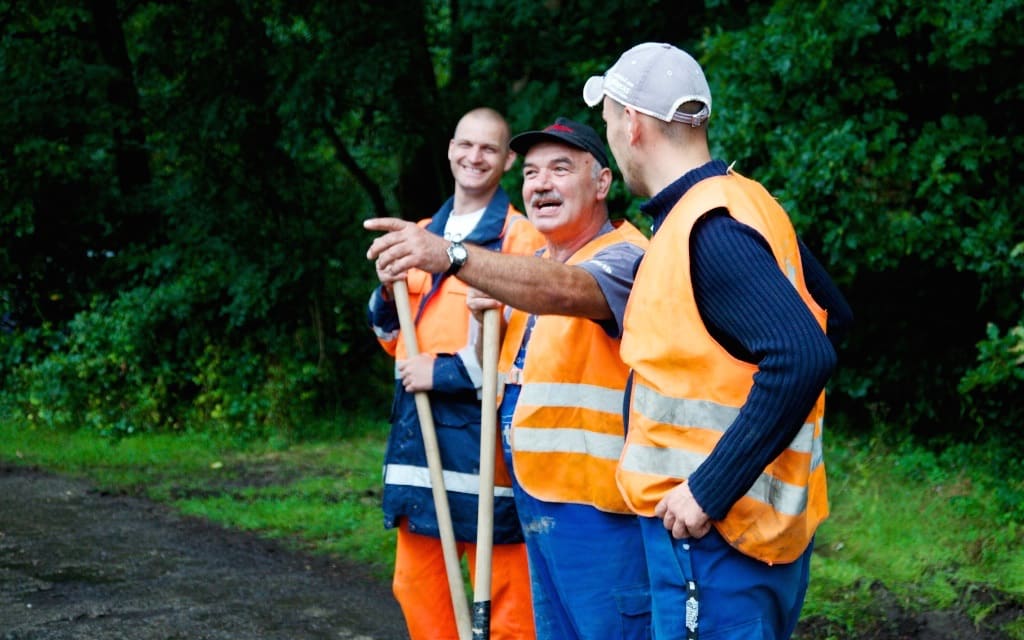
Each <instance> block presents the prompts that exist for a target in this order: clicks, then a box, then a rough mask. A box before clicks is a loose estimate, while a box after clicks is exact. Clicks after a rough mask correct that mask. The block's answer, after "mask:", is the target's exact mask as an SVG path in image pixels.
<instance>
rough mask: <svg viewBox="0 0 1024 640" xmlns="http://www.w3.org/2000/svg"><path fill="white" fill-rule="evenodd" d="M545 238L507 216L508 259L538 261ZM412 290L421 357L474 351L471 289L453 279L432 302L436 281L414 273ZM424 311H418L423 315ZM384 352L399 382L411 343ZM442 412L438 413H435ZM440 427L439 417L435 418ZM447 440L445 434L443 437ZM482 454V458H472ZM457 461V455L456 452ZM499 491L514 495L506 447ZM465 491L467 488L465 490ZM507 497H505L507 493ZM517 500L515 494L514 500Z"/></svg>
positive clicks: (497, 477)
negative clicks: (535, 257)
mask: <svg viewBox="0 0 1024 640" xmlns="http://www.w3.org/2000/svg"><path fill="white" fill-rule="evenodd" d="M430 222H431V218H426V219H424V220H420V221H419V222H418V223H417V224H418V225H419V226H421V227H425V226H427V225H428V224H430ZM545 243H546V241H545V239H544V236H543V235H541V233H540V232H539V231H537V230H536V229H535V228H534V226H533V225H532V224H531V223H530V222H529V220H528V219H527V218H526V216H524V215H523V214H521V213H519V212H518V211H517V210H516V209H515V208H513V207H512V206H509V208H508V212H507V214H506V216H505V225H504V228H503V229H502V232H501V248H500V251H501V252H502V253H508V254H514V255H534V254H535V253H536V252H537V251H538V250H539V249H540V248H541V247H543V246H544V245H545ZM407 283H408V288H409V308H410V309H412V311H413V314H414V315H417V316H418V317H417V318H416V323H415V324H416V343H417V346H418V347H419V350H420V353H456V352H458V351H460V350H463V349H472V348H473V345H472V343H471V342H470V340H471V338H472V336H471V334H470V326H469V322H470V318H471V317H472V313H471V312H470V310H469V308H468V307H467V306H466V295H467V292H468V289H469V286H468V285H467V284H466V283H465V282H463V281H461V280H459V279H458V277H447V278H444V281H443V282H442V283H441V286H440V288H439V289H438V290H437V291H436V292H434V293H433V295H432V296H431V297H430V299H428V300H424V297H425V296H427V295H428V294H430V291H431V288H432V287H433V284H434V280H433V276H432V275H431V274H430V273H428V272H426V271H422V270H420V269H410V270H409V273H408V276H407ZM417 310H418V311H417ZM378 341H379V342H380V343H381V345H382V346H383V347H384V349H385V350H386V351H387V352H388V353H391V354H393V355H394V356H395V360H396V363H395V377H396V378H397V377H398V364H397V361H398V360H404V359H405V358H408V357H409V356H408V351H407V348H406V344H405V338H404V336H403V334H402V333H401V332H398V334H397V336H396V337H395V338H393V339H391V340H386V339H383V338H378ZM438 409H439V408H438V407H434V410H435V412H436V411H437V410H438ZM434 419H435V422H436V421H437V416H436V415H435V418H434ZM439 438H443V434H440V435H439ZM470 453H478V452H470ZM450 455H451V456H455V452H450ZM494 485H495V487H496V489H495V491H496V492H499V493H500V492H503V491H504V492H510V491H511V487H512V477H511V475H510V474H509V471H508V468H507V467H506V466H505V458H504V456H503V455H502V452H501V450H500V447H499V449H498V451H496V452H495V465H494ZM445 486H446V488H447V489H448V490H450V491H451V490H463V491H467V492H469V491H475V488H476V487H478V486H479V478H478V476H475V475H474V476H472V477H470V476H468V475H467V474H465V473H463V474H462V475H461V476H457V477H452V478H446V484H445ZM460 487H462V488H461V489H460ZM501 495H504V494H503V493H502V494H501ZM509 495H511V494H509Z"/></svg>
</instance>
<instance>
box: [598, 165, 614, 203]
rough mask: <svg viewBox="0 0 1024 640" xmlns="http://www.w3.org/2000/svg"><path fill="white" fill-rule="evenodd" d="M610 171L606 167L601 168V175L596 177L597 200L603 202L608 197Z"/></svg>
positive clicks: (610, 185) (610, 180) (611, 177)
mask: <svg viewBox="0 0 1024 640" xmlns="http://www.w3.org/2000/svg"><path fill="white" fill-rule="evenodd" d="M613 178H614V176H613V175H612V170H611V169H609V168H608V167H602V168H601V173H599V174H598V175H597V199H598V200H604V199H605V198H607V197H608V192H609V191H610V190H611V188H612V179H613Z"/></svg>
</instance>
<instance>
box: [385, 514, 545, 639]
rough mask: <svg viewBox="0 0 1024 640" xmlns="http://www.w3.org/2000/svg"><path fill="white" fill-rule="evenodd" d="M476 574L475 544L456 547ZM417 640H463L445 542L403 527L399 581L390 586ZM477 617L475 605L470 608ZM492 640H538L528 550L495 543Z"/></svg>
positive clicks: (398, 551) (398, 552)
mask: <svg viewBox="0 0 1024 640" xmlns="http://www.w3.org/2000/svg"><path fill="white" fill-rule="evenodd" d="M456 548H457V549H458V551H459V557H460V558H461V557H462V556H463V555H465V556H467V559H468V561H469V571H470V575H471V576H475V575H476V544H473V543H470V542H456ZM391 588H392V590H393V591H394V594H395V598H396V599H397V600H398V604H399V605H400V606H401V607H402V614H403V615H404V616H405V624H406V626H408V627H409V637H410V638H412V640H459V631H458V627H457V626H456V625H455V612H454V609H453V608H452V597H451V591H450V589H449V586H448V572H447V570H446V569H445V563H444V552H443V551H442V548H441V540H440V539H439V538H433V537H430V536H422V535H419V534H418V533H412V532H411V531H409V525H408V522H407V521H406V520H405V519H402V521H401V523H400V525H399V527H398V544H397V549H396V552H395V577H394V581H393V582H392V584H391ZM470 615H472V606H470ZM490 637H491V638H492V639H493V640H534V639H535V638H536V633H535V632H534V628H533V606H532V604H531V599H530V571H529V566H528V565H527V560H526V545H525V544H523V543H518V544H495V545H494V546H493V553H492V555H491V635H490Z"/></svg>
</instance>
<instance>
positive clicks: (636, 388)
mask: <svg viewBox="0 0 1024 640" xmlns="http://www.w3.org/2000/svg"><path fill="white" fill-rule="evenodd" d="M718 208H725V209H728V211H729V214H730V215H731V216H732V217H733V218H735V219H736V220H738V221H739V222H742V223H743V224H745V225H748V226H750V227H752V228H753V229H754V230H756V231H757V232H758V233H760V234H761V236H763V237H764V239H765V240H766V241H767V242H768V244H769V246H770V247H771V250H772V253H773V255H774V256H775V259H776V262H777V263H778V266H779V269H781V270H782V271H783V272H784V273H785V274H786V275H787V277H788V278H789V280H790V282H791V283H792V284H793V286H794V287H795V288H796V290H797V291H798V292H799V294H800V297H801V298H802V299H803V301H804V303H805V304H807V306H808V308H809V309H810V310H811V311H812V312H813V314H814V315H815V317H816V318H817V320H818V322H819V324H820V325H821V327H822V330H823V331H824V328H825V311H824V310H823V309H822V308H821V307H820V306H819V305H818V304H817V303H816V302H815V301H814V299H813V298H812V297H811V295H810V294H809V293H808V291H807V286H806V284H805V283H804V277H803V267H802V265H801V262H800V251H799V245H798V243H797V238H796V233H795V231H794V230H793V226H792V223H791V222H790V220H789V217H788V216H787V215H786V212H785V211H784V210H783V209H782V207H781V206H780V205H779V204H778V203H777V202H776V201H775V199H774V198H773V197H772V196H771V194H769V193H768V192H767V191H766V190H765V189H764V187H762V186H761V185H760V184H758V183H757V182H754V181H753V180H749V179H747V178H744V177H743V176H740V175H738V174H736V173H732V172H730V173H729V174H728V175H726V176H717V177H713V178H707V179H705V180H702V181H700V182H698V183H697V184H696V185H694V186H693V187H691V188H690V190H689V191H687V192H686V193H685V194H684V195H683V197H682V198H681V199H680V201H679V202H678V203H677V204H676V206H675V207H674V208H673V209H672V211H671V213H669V215H668V217H667V218H666V220H665V222H664V224H663V225H662V226H661V228H660V229H659V230H658V232H657V233H656V234H655V236H654V238H653V239H652V240H651V244H650V248H649V249H648V252H647V254H646V256H645V257H644V260H643V262H642V263H641V265H640V269H639V270H638V272H637V276H636V281H635V283H634V284H633V290H632V293H631V294H630V298H629V303H628V304H627V306H626V316H625V320H624V330H623V331H624V334H623V339H622V359H623V360H624V361H625V363H626V364H627V365H628V366H629V367H631V368H632V369H633V372H634V379H633V387H632V393H631V397H630V408H629V422H628V425H629V432H628V436H627V439H626V445H625V448H624V450H623V453H622V459H621V461H620V463H619V468H618V472H617V479H618V483H619V487H620V488H621V489H622V492H623V495H624V497H625V499H626V502H627V503H628V504H629V506H630V507H631V508H632V509H633V510H634V511H635V512H636V513H638V514H641V515H645V516H653V515H654V507H655V505H656V504H657V503H658V501H659V500H661V498H662V497H663V496H664V495H665V493H666V492H668V491H669V490H670V489H672V488H674V487H675V486H677V485H678V484H679V483H680V482H682V481H684V480H685V479H686V478H688V477H689V476H690V474H692V473H693V472H694V471H695V470H696V469H697V467H698V466H700V464H701V463H702V462H703V461H704V460H705V459H706V458H707V456H708V455H709V454H710V453H711V451H712V449H714V447H715V445H716V444H717V443H718V441H719V439H720V438H721V436H722V434H723V433H725V431H726V430H727V429H728V428H729V427H730V425H731V424H732V423H733V421H734V420H735V418H736V415H737V414H738V413H739V410H740V407H742V406H743V404H744V403H745V402H746V399H747V396H748V394H749V392H750V389H751V387H752V386H753V376H754V374H755V373H756V372H757V366H756V365H754V364H751V363H747V362H742V361H739V360H737V359H736V358H734V357H733V356H731V355H730V354H729V353H728V352H727V351H726V350H725V349H724V348H723V347H722V345H721V344H719V343H718V342H717V341H715V339H714V338H713V337H712V336H711V334H710V333H709V332H708V330H707V328H706V327H705V326H704V323H703V321H702V320H701V317H700V313H699V311H698V309H697V303H696V301H695V299H694V294H693V283H692V282H691V280H690V233H691V232H692V230H693V226H694V224H695V223H696V222H697V220H698V219H699V218H700V217H701V216H703V215H704V214H705V213H707V212H708V211H711V210H713V209H718ZM824 404H825V396H824V393H822V394H821V395H820V396H819V398H818V401H817V403H816V404H815V406H814V408H813V409H812V411H811V413H810V415H808V416H807V419H806V420H805V421H804V425H803V428H801V429H800V432H799V433H798V434H797V435H796V437H795V438H794V439H793V441H792V442H790V443H789V445H788V448H787V449H786V450H785V451H783V452H782V453H781V454H780V455H779V456H778V458H776V459H775V460H774V461H773V462H772V463H771V464H769V465H768V467H767V468H765V470H764V472H763V473H762V474H761V477H760V478H759V479H758V480H757V481H756V482H755V483H754V485H753V486H752V487H751V488H750V490H749V491H747V493H746V495H744V496H743V497H741V498H740V499H739V500H738V501H737V502H736V503H735V504H734V505H733V507H732V508H731V509H730V510H729V513H728V514H727V515H726V517H725V519H723V520H720V521H715V522H714V523H713V524H714V526H715V528H716V529H718V531H719V532H720V533H721V534H722V536H723V537H724V538H725V539H726V540H728V541H729V542H730V544H732V546H733V547H735V548H736V549H738V550H739V551H741V552H742V553H744V554H746V555H749V556H751V557H754V558H757V559H759V560H761V561H764V562H768V563H776V562H781V563H786V562H792V561H794V560H795V559H796V558H797V557H799V556H800V554H801V553H802V552H803V551H804V550H805V549H806V548H807V545H808V544H809V542H810V540H811V537H812V536H813V535H814V531H815V530H816V528H817V527H818V524H819V523H821V521H822V520H824V519H825V518H826V517H827V516H828V498H827V495H826V486H825V464H824V460H823V457H822V445H821V427H822V416H823V414H824Z"/></svg>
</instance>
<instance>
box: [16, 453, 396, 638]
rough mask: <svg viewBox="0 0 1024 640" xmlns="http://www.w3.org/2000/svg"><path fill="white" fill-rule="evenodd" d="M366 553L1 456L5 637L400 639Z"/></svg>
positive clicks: (391, 604) (385, 591) (392, 606)
mask: <svg viewBox="0 0 1024 640" xmlns="http://www.w3.org/2000/svg"><path fill="white" fill-rule="evenodd" d="M407 637H408V636H407V634H406V631H405V625H404V623H403V621H402V615H401V611H400V610H399V608H398V605H397V604H396V603H395V600H394V598H393V597H392V595H391V591H390V588H389V586H388V585H387V584H386V583H385V582H384V581H382V580H381V579H379V578H375V577H373V576H371V575H370V573H369V572H368V571H367V570H366V569H365V568H361V567H359V566H350V565H347V564H343V563H341V562H339V561H337V560H334V559H328V558H318V557H314V556H307V555H302V554H299V553H295V552H292V551H289V550H287V549H285V548H283V547H282V546H280V545H277V544H275V543H274V542H270V541H266V540H262V539H259V538H256V537H254V536H252V535H248V534H245V533H239V532H234V531H230V530H227V529H223V528H220V527H217V526H215V525H211V524H209V523H206V522H203V521H201V520H198V519H194V518H188V517H184V516H181V515H178V514H176V513H174V512H173V511H171V510H170V509H168V508H166V507H163V506H161V505H157V504H154V503H151V502H148V501H146V500H142V499H138V498H130V497H123V496H113V495H108V494H103V493H100V492H98V491H96V490H95V489H94V488H93V487H92V486H91V485H89V484H88V483H86V482H83V481H78V480H74V479H69V478H65V477H58V476H53V475H49V474H45V473H41V472H37V471H32V470H27V469H20V468H14V467H9V466H4V465H2V464H0V640H58V639H59V640H86V639H88V640H172V639H173V640H178V639H180V640H186V639H188V640H228V639H230V640H248V639H254V640H255V639H260V640H320V639H328V638H331V639H338V638H346V639H350V640H357V639H358V640H399V639H404V638H407Z"/></svg>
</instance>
